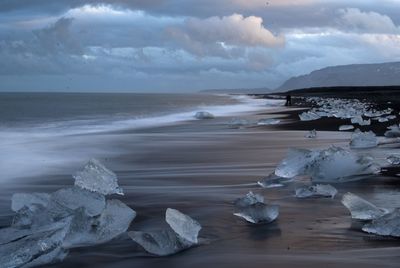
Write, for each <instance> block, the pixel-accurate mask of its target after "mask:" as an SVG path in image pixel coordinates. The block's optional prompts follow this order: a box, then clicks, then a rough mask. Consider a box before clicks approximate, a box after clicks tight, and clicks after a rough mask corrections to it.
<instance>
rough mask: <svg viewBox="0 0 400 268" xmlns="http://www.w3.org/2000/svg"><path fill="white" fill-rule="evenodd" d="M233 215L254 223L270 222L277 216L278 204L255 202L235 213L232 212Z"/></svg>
mask: <svg viewBox="0 0 400 268" xmlns="http://www.w3.org/2000/svg"><path fill="white" fill-rule="evenodd" d="M233 215H235V216H238V217H241V218H243V219H245V220H246V221H248V222H250V223H254V224H258V223H270V222H272V221H274V220H275V219H276V218H277V217H278V215H279V206H277V205H266V204H264V203H256V204H253V205H250V206H247V207H243V208H241V209H240V210H239V211H238V212H237V213H234V214H233Z"/></svg>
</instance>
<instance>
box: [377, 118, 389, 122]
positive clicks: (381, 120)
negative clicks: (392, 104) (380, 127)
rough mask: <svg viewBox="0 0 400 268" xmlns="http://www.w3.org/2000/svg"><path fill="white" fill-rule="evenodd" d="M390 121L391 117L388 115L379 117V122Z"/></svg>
mask: <svg viewBox="0 0 400 268" xmlns="http://www.w3.org/2000/svg"><path fill="white" fill-rule="evenodd" d="M388 121H389V119H388V118H387V117H379V118H378V122H379V123H384V122H388Z"/></svg>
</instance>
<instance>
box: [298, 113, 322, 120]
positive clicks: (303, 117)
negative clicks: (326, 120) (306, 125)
mask: <svg viewBox="0 0 400 268" xmlns="http://www.w3.org/2000/svg"><path fill="white" fill-rule="evenodd" d="M299 118H300V120H301V121H312V120H317V119H320V118H321V117H320V116H319V115H318V114H316V113H315V112H312V111H308V112H304V113H301V114H299Z"/></svg>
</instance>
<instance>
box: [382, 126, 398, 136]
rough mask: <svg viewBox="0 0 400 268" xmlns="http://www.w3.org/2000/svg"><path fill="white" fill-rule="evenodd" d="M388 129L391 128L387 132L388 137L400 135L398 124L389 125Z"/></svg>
mask: <svg viewBox="0 0 400 268" xmlns="http://www.w3.org/2000/svg"><path fill="white" fill-rule="evenodd" d="M388 129H389V130H388V131H386V132H385V137H388V138H398V137H400V128H399V126H398V125H393V126H389V127H388Z"/></svg>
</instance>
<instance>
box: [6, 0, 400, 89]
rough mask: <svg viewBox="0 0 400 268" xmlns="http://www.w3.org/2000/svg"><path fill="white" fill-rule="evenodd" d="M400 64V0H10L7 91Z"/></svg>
mask: <svg viewBox="0 0 400 268" xmlns="http://www.w3.org/2000/svg"><path fill="white" fill-rule="evenodd" d="M390 61H400V0H376V1H372V0H324V1H322V0H297V1H296V0H115V1H112V0H1V1H0V91H11V92H14V91H54V92H56V91H67V92H69V91H71V92H73V91H83V92H99V91H110V92H113V91H115V92H117V91H127V92H166V93H170V92H194V91H198V90H203V89H231V88H272V89H273V88H276V87H278V86H280V85H281V84H282V83H283V82H284V81H285V80H286V79H288V78H290V77H292V76H297V75H302V74H307V73H309V72H311V71H313V70H316V69H320V68H323V67H327V66H334V65H345V64H359V63H380V62H390Z"/></svg>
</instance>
